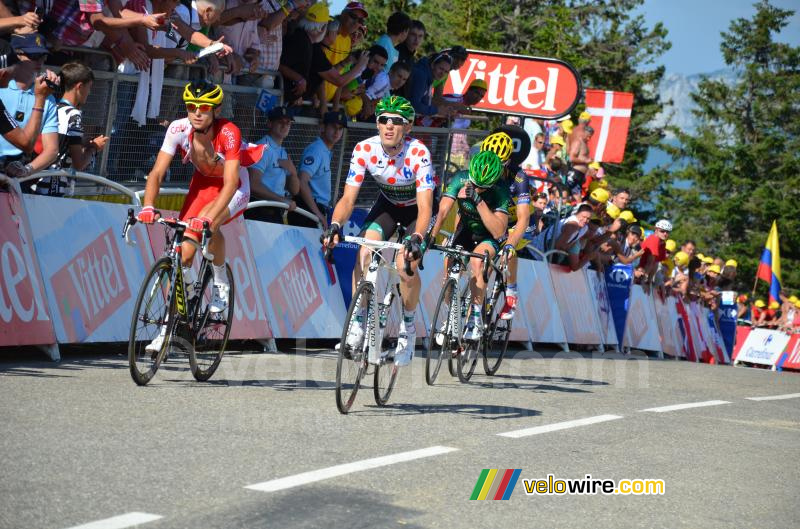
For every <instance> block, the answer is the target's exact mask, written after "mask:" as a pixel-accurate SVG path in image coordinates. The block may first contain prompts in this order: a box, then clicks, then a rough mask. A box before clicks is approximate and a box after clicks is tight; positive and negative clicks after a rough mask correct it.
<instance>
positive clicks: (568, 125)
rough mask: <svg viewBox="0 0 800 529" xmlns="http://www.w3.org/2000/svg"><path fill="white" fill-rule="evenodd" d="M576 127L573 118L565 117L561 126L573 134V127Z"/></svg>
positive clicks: (565, 131) (567, 132)
mask: <svg viewBox="0 0 800 529" xmlns="http://www.w3.org/2000/svg"><path fill="white" fill-rule="evenodd" d="M574 127H575V124H574V123H573V122H572V120H571V119H565V120H564V121H562V122H561V128H562V129H563V130H564V133H566V134H572V129H573V128H574Z"/></svg>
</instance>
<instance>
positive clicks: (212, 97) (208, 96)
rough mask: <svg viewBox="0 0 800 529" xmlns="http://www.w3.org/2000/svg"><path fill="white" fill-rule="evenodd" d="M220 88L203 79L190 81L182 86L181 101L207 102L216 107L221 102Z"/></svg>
mask: <svg viewBox="0 0 800 529" xmlns="http://www.w3.org/2000/svg"><path fill="white" fill-rule="evenodd" d="M222 96H223V93H222V88H221V87H220V86H219V85H218V84H214V83H210V82H208V81H206V80H205V79H201V80H198V81H192V82H191V83H189V84H187V85H186V86H184V87H183V102H184V103H195V104H198V105H200V104H207V105H212V106H215V107H218V106H220V105H221V104H222Z"/></svg>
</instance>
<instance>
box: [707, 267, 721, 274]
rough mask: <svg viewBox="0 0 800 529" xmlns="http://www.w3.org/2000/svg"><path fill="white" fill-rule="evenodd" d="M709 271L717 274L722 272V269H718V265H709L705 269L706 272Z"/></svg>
mask: <svg viewBox="0 0 800 529" xmlns="http://www.w3.org/2000/svg"><path fill="white" fill-rule="evenodd" d="M709 272H714V273H715V274H719V273H720V272H722V270H720V268H719V265H711V266H709V267H708V270H706V273H709Z"/></svg>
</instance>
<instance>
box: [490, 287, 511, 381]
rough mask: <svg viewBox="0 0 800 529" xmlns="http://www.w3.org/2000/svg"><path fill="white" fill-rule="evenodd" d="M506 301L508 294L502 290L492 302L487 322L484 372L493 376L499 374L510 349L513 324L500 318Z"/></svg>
mask: <svg viewBox="0 0 800 529" xmlns="http://www.w3.org/2000/svg"><path fill="white" fill-rule="evenodd" d="M505 301H506V294H505V292H504V291H503V290H502V289H501V290H498V292H497V293H496V294H495V296H494V299H493V300H492V305H491V311H490V313H489V315H488V317H487V318H486V320H485V325H486V331H485V332H484V335H483V371H484V372H485V373H486V374H487V375H489V376H492V375H494V374H495V373H497V370H498V369H499V368H500V363H501V362H502V361H503V357H504V356H505V355H506V349H508V339H509V337H510V336H511V322H512V321H514V320H504V319H501V318H500V308H501V307H503V305H504V304H505Z"/></svg>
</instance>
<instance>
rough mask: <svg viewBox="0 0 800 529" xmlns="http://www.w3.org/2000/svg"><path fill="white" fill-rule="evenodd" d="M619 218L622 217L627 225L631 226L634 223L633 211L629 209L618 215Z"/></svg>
mask: <svg viewBox="0 0 800 529" xmlns="http://www.w3.org/2000/svg"><path fill="white" fill-rule="evenodd" d="M619 216H620V217H622V218H623V219H624V220H625V221H626V222H628V223H629V224H633V223H634V222H636V217H634V216H633V211H631V210H629V209H626V210H625V211H623V212H622V213H620V214H619Z"/></svg>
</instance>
